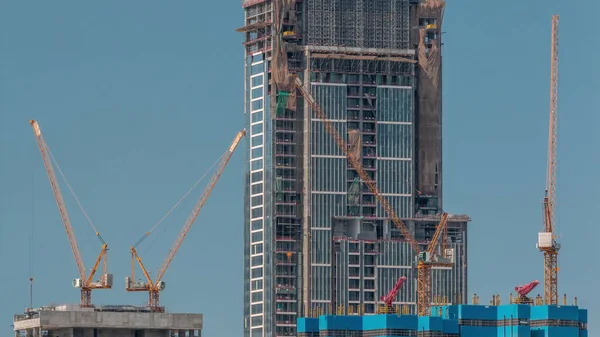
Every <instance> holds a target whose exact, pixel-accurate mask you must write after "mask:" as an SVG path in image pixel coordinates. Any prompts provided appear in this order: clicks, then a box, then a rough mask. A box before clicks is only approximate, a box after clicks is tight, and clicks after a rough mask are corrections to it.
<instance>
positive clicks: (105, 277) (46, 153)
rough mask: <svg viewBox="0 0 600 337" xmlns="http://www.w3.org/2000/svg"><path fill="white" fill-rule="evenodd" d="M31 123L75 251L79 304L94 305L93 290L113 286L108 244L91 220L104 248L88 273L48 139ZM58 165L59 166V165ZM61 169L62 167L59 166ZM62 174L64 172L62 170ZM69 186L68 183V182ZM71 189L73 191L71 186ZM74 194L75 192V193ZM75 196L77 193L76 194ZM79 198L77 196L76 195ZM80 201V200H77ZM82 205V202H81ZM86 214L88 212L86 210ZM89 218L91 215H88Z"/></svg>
mask: <svg viewBox="0 0 600 337" xmlns="http://www.w3.org/2000/svg"><path fill="white" fill-rule="evenodd" d="M29 124H31V127H32V128H33V134H34V135H35V139H36V140H37V143H38V147H39V149H40V153H41V155H42V160H43V161H44V167H45V168H46V173H47V174H48V179H49V180H50V186H51V187H52V192H53V194H54V199H55V200H56V205H57V206H58V211H59V213H60V217H61V219H62V223H63V226H64V227H65V231H66V232H67V237H68V238H69V244H70V245H71V251H72V252H73V256H74V257H75V263H76V264H77V270H78V271H79V277H80V278H76V279H74V280H73V286H74V287H76V288H81V300H80V303H79V305H80V306H81V307H83V308H89V307H92V290H93V289H110V288H112V283H113V275H112V274H108V273H107V271H106V269H107V263H106V256H107V251H108V245H107V244H106V242H105V241H104V239H103V238H102V236H101V235H100V233H99V232H98V231H97V230H96V228H95V227H94V225H93V224H92V222H91V221H90V225H92V228H93V229H94V231H95V233H96V236H97V237H98V239H99V240H100V242H101V243H102V248H101V249H100V254H98V257H97V258H96V262H95V263H94V267H93V268H92V269H91V271H90V273H89V274H87V272H86V269H85V266H84V264H83V259H82V258H81V253H80V252H79V247H78V246H77V240H76V239H75V232H74V231H73V227H72V226H71V220H70V219H69V214H68V213H67V206H66V204H65V201H64V200H63V196H62V192H61V191H60V186H59V184H58V179H56V174H55V173H54V168H53V166H52V159H53V158H52V154H51V152H50V148H49V147H48V144H46V141H45V140H44V136H43V135H42V131H41V130H40V126H39V124H38V123H37V122H36V121H34V120H30V121H29ZM57 167H58V166H57ZM58 169H59V171H60V167H58ZM61 174H62V172H61ZM67 186H68V183H67ZM68 187H69V190H71V192H73V191H72V189H71V187H70V186H68ZM73 195H74V194H73ZM74 196H75V195H74ZM75 198H76V200H77V197H75ZM77 202H78V203H79V200H77ZM79 206H80V207H81V204H80V203H79ZM82 211H83V208H82ZM84 214H85V216H86V217H87V214H86V213H85V211H84ZM87 218H88V220H89V217H87ZM101 261H104V263H103V272H102V277H101V278H100V280H98V281H94V275H95V274H96V271H97V270H98V266H99V265H100V262H101Z"/></svg>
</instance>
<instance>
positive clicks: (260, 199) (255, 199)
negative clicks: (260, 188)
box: [252, 194, 263, 206]
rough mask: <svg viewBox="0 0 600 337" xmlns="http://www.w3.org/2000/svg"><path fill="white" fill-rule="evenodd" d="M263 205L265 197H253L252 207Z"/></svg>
mask: <svg viewBox="0 0 600 337" xmlns="http://www.w3.org/2000/svg"><path fill="white" fill-rule="evenodd" d="M262 203H263V196H262V194H261V195H257V196H255V197H252V206H258V205H262Z"/></svg>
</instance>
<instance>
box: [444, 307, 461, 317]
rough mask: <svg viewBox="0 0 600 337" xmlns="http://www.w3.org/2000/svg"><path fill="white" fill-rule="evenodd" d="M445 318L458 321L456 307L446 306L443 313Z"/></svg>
mask: <svg viewBox="0 0 600 337" xmlns="http://www.w3.org/2000/svg"><path fill="white" fill-rule="evenodd" d="M444 314H445V316H444V317H445V318H450V319H458V305H451V306H448V307H447V308H446V310H445V312H444Z"/></svg>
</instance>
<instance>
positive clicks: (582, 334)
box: [579, 330, 588, 337]
mask: <svg viewBox="0 0 600 337" xmlns="http://www.w3.org/2000/svg"><path fill="white" fill-rule="evenodd" d="M579 337H588V331H587V330H580V331H579Z"/></svg>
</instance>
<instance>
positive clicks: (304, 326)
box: [297, 318, 319, 333]
mask: <svg viewBox="0 0 600 337" xmlns="http://www.w3.org/2000/svg"><path fill="white" fill-rule="evenodd" d="M297 329H298V330H297V331H298V333H303V332H318V331H319V319H318V318H298V322H297Z"/></svg>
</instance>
